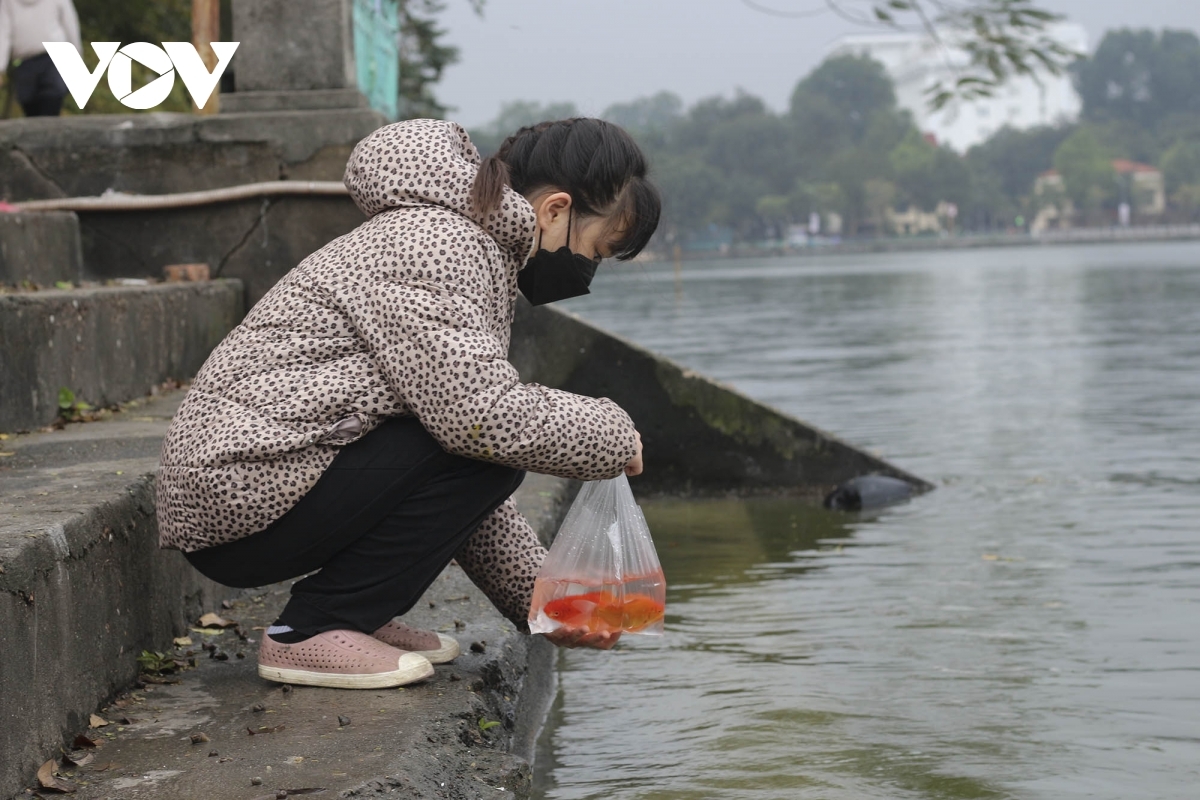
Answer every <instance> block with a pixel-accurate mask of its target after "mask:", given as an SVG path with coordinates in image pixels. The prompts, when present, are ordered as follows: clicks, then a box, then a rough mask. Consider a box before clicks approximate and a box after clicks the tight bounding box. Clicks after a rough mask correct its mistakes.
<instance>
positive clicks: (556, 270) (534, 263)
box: [517, 211, 600, 306]
mask: <svg viewBox="0 0 1200 800" xmlns="http://www.w3.org/2000/svg"><path fill="white" fill-rule="evenodd" d="M598 266H600V259H598V258H597V259H594V260H593V259H591V258H588V257H587V256H583V255H580V254H579V253H573V252H571V212H570V211H568V212H567V243H566V244H565V245H563V246H562V247H560V248H558V249H557V250H555V251H554V252H553V253H551V252H550V251H549V250H544V249H542V233H541V231H538V249H537V251H536V252H535V253H534V254H533V255H532V256H530V257H529V260H528V261H526V262H525V268H524V269H522V270H521V272H520V273H519V274H518V275H517V287H518V288H519V289H520V290H521V294H523V295H525V299H526V300H528V301H529V302H530V303H532V304H533V305H535V306H540V305H545V304H546V303H553V302H556V301H558V300H566V299H567V298H570V297H580V296H581V295H585V294H590V293H591V292H590V291H589V290H588V287H589V286H591V284H592V278H593V277H594V276H595V275H596V267H598Z"/></svg>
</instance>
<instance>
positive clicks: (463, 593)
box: [0, 392, 574, 800]
mask: <svg viewBox="0 0 1200 800" xmlns="http://www.w3.org/2000/svg"><path fill="white" fill-rule="evenodd" d="M181 399H182V393H181V392H174V393H170V394H168V395H165V396H162V397H159V398H156V399H154V400H150V401H146V402H143V403H140V404H138V405H136V406H134V407H132V408H128V409H126V410H125V411H122V412H121V413H119V414H115V415H114V416H113V417H112V418H111V419H109V420H106V421H103V422H92V423H80V424H71V425H67V426H66V427H65V428H64V429H62V430H54V431H48V432H40V433H34V434H25V435H17V436H9V437H7V438H5V439H3V440H0V453H3V455H0V726H2V728H0V729H2V730H3V731H4V735H3V736H0V797H2V798H9V797H17V796H20V797H27V796H28V795H27V794H24V791H25V789H27V788H35V787H36V783H37V781H36V778H35V774H36V772H37V770H38V768H39V766H40V765H42V764H43V763H45V762H46V761H47V760H49V759H54V758H57V757H58V756H59V755H60V752H61V750H60V748H64V747H65V748H67V749H69V748H70V745H71V742H72V741H73V740H74V739H75V737H76V735H78V734H81V733H83V734H87V735H88V736H90V737H92V738H93V739H95V740H96V741H97V742H98V744H99V746H98V747H97V748H96V750H95V757H94V759H93V760H92V762H91V763H90V764H87V765H85V766H83V767H80V768H77V769H67V768H65V767H63V768H61V772H62V774H63V775H64V776H67V779H68V780H70V781H72V782H73V783H75V784H76V785H77V787H78V790H77V791H76V792H75V794H74V796H75V797H80V798H106V797H111V798H116V797H120V798H126V799H127V800H133V799H134V798H156V799H161V800H170V798H180V799H181V800H182V799H183V798H188V799H189V800H190V799H191V798H197V797H221V798H234V799H235V800H236V798H258V797H275V793H276V792H277V791H279V790H288V789H298V788H315V787H323V788H325V789H326V790H327V792H326V793H323V796H330V797H333V796H342V797H385V796H404V797H412V796H419V797H435V796H436V797H472V798H477V797H482V798H501V797H514V796H515V797H524V796H528V791H529V775H530V773H529V763H528V762H529V759H530V758H531V757H532V752H533V743H534V737H535V735H536V732H537V728H538V726H539V725H540V723H541V721H542V719H543V718H544V715H545V711H546V709H547V708H548V705H549V702H550V700H551V697H552V692H553V671H552V656H553V648H552V647H550V646H549V645H548V644H547V643H546V642H545V641H543V640H541V638H540V637H528V636H524V635H522V634H518V633H516V632H515V631H513V629H512V625H511V624H509V623H508V622H507V621H505V620H504V619H503V618H501V617H500V616H499V615H498V614H497V613H496V611H495V610H494V609H493V608H492V607H491V604H490V603H488V601H487V600H486V599H485V598H484V597H483V595H482V594H481V593H480V592H479V591H478V590H476V589H475V588H474V586H473V585H472V584H471V583H470V581H468V580H467V579H466V577H465V576H464V575H463V574H462V572H461V570H458V568H457V567H453V566H452V567H451V568H449V569H448V570H447V571H446V572H445V573H444V574H443V575H442V576H441V577H440V578H439V579H438V580H437V581H435V582H434V585H433V586H432V587H431V588H430V590H429V592H428V593H427V594H426V596H425V598H423V599H422V601H421V602H420V603H418V606H417V608H416V609H415V610H414V611H413V612H412V613H411V614H410V619H411V620H412V621H414V623H415V624H419V625H425V626H428V627H433V628H437V629H441V630H444V631H446V632H447V633H448V634H449V635H453V636H455V637H456V638H457V639H458V640H459V642H460V644H461V645H462V647H463V651H464V652H463V655H462V656H460V657H459V658H458V659H457V660H456V662H455V663H454V664H453V665H449V666H443V667H438V669H437V674H436V675H435V677H434V678H432V679H431V680H429V681H426V682H425V683H422V684H418V685H415V686H410V687H407V688H405V689H403V690H394V689H393V690H386V691H384V690H381V691H363V692H348V691H337V690H326V689H312V688H304V687H297V688H296V689H294V690H293V691H291V692H285V691H282V690H281V689H280V688H279V687H278V686H276V685H274V684H269V683H267V682H266V681H263V680H261V679H259V678H258V677H257V674H256V670H255V655H256V652H257V651H256V646H257V643H256V641H254V640H256V639H258V637H259V636H261V631H259V630H255V628H256V627H261V626H263V625H266V624H269V623H270V621H271V620H272V619H273V618H274V616H275V614H276V612H277V611H278V610H279V608H280V607H281V606H282V604H283V602H284V601H285V600H286V593H287V588H288V587H287V585H279V586H273V587H267V588H265V589H263V590H251V591H250V592H247V593H238V592H235V590H231V589H226V588H223V587H220V586H218V585H216V584H213V583H212V582H210V581H207V580H205V579H203V578H202V577H201V576H199V574H198V573H196V572H195V571H194V570H192V569H191V567H190V566H189V565H188V564H187V563H186V561H185V560H184V559H183V558H182V556H181V555H180V554H179V553H177V552H175V551H161V550H158V549H157V547H156V542H157V528H156V525H155V516H154V504H153V475H152V473H153V471H154V469H155V468H156V466H157V460H158V451H159V447H160V444H161V439H162V435H163V433H164V432H165V430H166V426H167V425H168V423H169V420H170V418H171V415H172V414H173V413H174V411H175V409H176V408H177V406H178V403H179V402H180V400H181ZM573 489H574V486H573V485H572V484H571V483H570V482H568V481H562V480H558V479H554V478H547V477H545V476H535V475H530V476H529V477H528V478H527V480H526V482H525V485H524V486H523V487H522V488H521V490H520V492H519V494H518V496H517V500H518V504H519V505H520V506H521V508H522V510H523V511H524V512H525V514H526V516H527V517H528V518H529V520H530V522H531V523H532V524H533V525H534V526H535V528H537V529H538V530H539V532H541V533H542V534H543V535H544V536H545V537H547V538H548V537H549V536H550V535H551V533H552V531H553V530H554V529H556V527H557V525H558V522H559V521H560V519H561V517H562V515H563V513H564V512H565V509H566V506H567V505H568V504H569V502H570V499H571V497H572V493H573ZM223 600H229V601H231V602H230V603H229V604H228V605H229V606H230V607H229V608H222V607H221V603H222V601H223ZM205 611H218V612H219V613H221V614H222V615H224V616H226V617H228V618H232V619H234V620H237V621H238V622H239V623H240V629H241V631H242V632H243V633H244V635H245V636H246V640H243V639H242V638H240V637H239V636H238V634H237V633H235V632H233V631H230V632H228V633H224V634H220V635H209V634H200V633H196V632H194V631H190V630H189V629H190V628H192V627H195V624H196V621H197V620H198V618H199V616H200V615H201V613H203V612H205ZM185 634H186V635H189V636H191V637H192V639H193V642H194V643H193V645H190V646H185V647H183V648H179V649H173V647H172V639H173V637H176V636H181V635H185ZM208 642H211V643H212V644H213V645H215V646H216V647H217V648H219V649H220V650H222V651H224V653H225V654H226V655H227V656H228V659H227V660H217V659H210V658H208V657H207V653H206V651H205V650H204V649H202V645H203V644H205V643H208ZM475 642H478V643H480V644H481V647H480V648H477V649H481V650H482V652H475V651H473V650H472V648H471V645H472V643H475ZM142 650H154V651H160V652H170V653H172V654H173V655H177V656H179V657H180V658H182V659H187V658H195V659H196V663H197V667H196V668H195V669H189V670H186V671H184V672H182V673H181V674H179V675H178V676H177V678H178V680H179V681H180V682H179V683H175V684H162V685H156V684H152V683H151V684H144V685H142V686H140V687H139V686H137V685H136V684H135V679H136V677H137V673H138V668H137V664H136V657H137V655H138V654H139V653H140V652H141V651H142ZM189 651H190V652H191V653H192V655H191V656H189V655H188V652H189ZM239 653H240V654H241V656H242V657H239V655H238V654H239ZM173 679H174V678H172V680H173ZM131 689H132V691H130V690H131ZM256 704H262V705H263V706H264V708H265V710H264V711H261V712H256V711H254V710H253V709H254V707H255V706H256ZM92 713H99V714H100V715H102V717H103V718H104V719H105V720H107V721H109V722H110V723H111V724H109V725H107V726H104V727H102V728H98V729H91V730H89V717H90V714H92ZM339 716H342V717H347V718H349V720H350V724H349V725H340V724H339V721H338V717H339ZM123 719H127V720H129V722H122V721H121V720H123ZM480 720H484V723H483V724H484V728H486V730H485V729H483V728H481V726H480ZM489 721H495V722H499V723H500V724H499V725H497V726H488V725H487V722H489ZM280 726H282V727H280ZM248 728H249V729H251V730H255V731H258V730H259V729H261V728H272V729H275V730H274V731H273V732H271V733H270V734H259V735H250V734H249V733H248V732H247V729H248ZM194 733H203V734H204V735H205V736H206V737H207V739H208V741H206V742H202V743H200V744H195V745H193V744H192V742H191V738H190V737H191V735H192V734H194ZM212 751H216V752H217V753H218V755H216V756H211V757H210V756H209V753H210V752H212ZM252 778H261V779H262V783H261V784H259V785H256V784H252V783H251V779H252ZM497 787H501V788H497Z"/></svg>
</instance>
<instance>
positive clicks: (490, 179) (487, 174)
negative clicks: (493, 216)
mask: <svg viewBox="0 0 1200 800" xmlns="http://www.w3.org/2000/svg"><path fill="white" fill-rule="evenodd" d="M509 180H510V178H509V171H508V164H506V163H504V159H502V158H501V157H500V154H499V153H496V154H495V155H490V156H488V157H487V158H485V159H484V160H483V163H482V164H480V165H479V174H478V175H476V176H475V183H473V184H471V207H472V208H474V209H475V213H477V214H478V215H479V216H481V217H482V216H485V215H486V214H487V213H488V212H489V211H491V210H492V209H493V208H495V207H496V206H498V205H500V198H502V197H503V196H504V187H505V186H507V185H508V182H509Z"/></svg>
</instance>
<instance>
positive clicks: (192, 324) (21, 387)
mask: <svg viewBox="0 0 1200 800" xmlns="http://www.w3.org/2000/svg"><path fill="white" fill-rule="evenodd" d="M243 314H244V305H243V299H242V285H241V283H239V282H238V281H228V280H226V281H212V282H207V283H191V284H160V285H157V286H144V287H142V286H139V287H127V288H124V287H120V288H119V287H113V288H101V289H74V290H63V291H59V290H54V291H46V292H30V293H22V294H10V295H0V376H2V377H0V431H16V430H30V429H32V428H37V427H39V426H42V425H47V424H49V423H50V422H53V421H54V419H55V417H56V416H58V391H59V389H62V388H68V389H70V390H71V391H73V392H74V393H75V394H76V396H77V397H78V398H79V399H81V400H84V401H86V402H88V403H91V404H92V405H97V406H99V405H109V404H112V403H117V402H122V401H125V400H132V399H134V398H137V397H142V396H143V395H145V394H146V393H147V392H148V391H149V390H150V388H151V387H152V386H154V385H156V384H159V383H161V382H163V381H165V380H167V379H169V378H175V379H184V378H190V377H192V376H193V375H195V374H196V372H197V370H199V369H200V366H201V365H202V364H203V363H204V359H205V358H207V357H208V354H209V352H211V351H212V349H213V348H214V347H215V346H216V345H217V344H218V343H219V342H220V341H221V339H223V338H224V337H225V334H226V333H228V332H229V331H230V330H231V329H232V328H233V326H234V325H236V324H237V323H238V322H239V321H240V320H241V318H242V316H243Z"/></svg>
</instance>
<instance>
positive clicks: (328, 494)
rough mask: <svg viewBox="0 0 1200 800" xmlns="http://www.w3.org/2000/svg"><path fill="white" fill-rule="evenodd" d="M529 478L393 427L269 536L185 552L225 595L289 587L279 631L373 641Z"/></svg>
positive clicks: (361, 446)
mask: <svg viewBox="0 0 1200 800" xmlns="http://www.w3.org/2000/svg"><path fill="white" fill-rule="evenodd" d="M524 478H525V473H524V472H522V471H520V470H515V469H510V468H509V467H503V466H500V465H497V464H489V463H487V462H484V461H475V460H473V459H469V458H463V457H461V456H453V455H450V454H449V453H446V452H445V451H444V450H442V448H441V446H440V445H439V444H438V443H437V441H436V440H434V438H433V437H432V436H430V435H429V433H428V432H426V430H425V429H424V428H423V427H422V426H421V423H420V422H419V421H417V420H416V419H415V418H414V417H397V418H393V419H389V420H388V421H386V422H384V423H383V424H382V425H380V426H379V427H378V428H376V429H375V430H373V431H371V432H370V433H368V434H367V435H366V436H364V437H363V438H362V439H359V440H358V441H357V442H354V443H353V444H349V445H347V446H345V447H344V448H342V451H341V452H340V453H338V455H337V457H336V458H335V459H334V460H333V463H332V464H331V465H330V467H329V469H327V470H326V471H325V473H324V474H323V475H322V476H321V479H320V480H319V481H318V482H317V484H316V486H314V487H313V488H312V489H311V490H309V492H308V494H306V495H304V497H302V498H301V499H300V502H299V503H298V504H296V506H295V507H293V508H292V509H291V510H290V511H288V512H287V513H286V514H284V515H283V516H282V517H281V518H280V519H279V520H277V521H276V522H275V523H274V524H273V525H271V527H269V528H267V529H266V530H263V531H259V532H258V533H254V534H251V535H250V536H247V537H245V538H243V539H238V540H236V541H233V542H229V543H228V544H221V545H216V546H215V547H209V548H205V549H203V550H197V551H195V552H193V553H188V554H187V558H188V560H189V561H190V562H191V563H192V565H193V566H194V567H196V569H198V570H200V572H202V573H204V574H205V575H206V576H208V577H209V578H211V579H213V580H215V581H217V582H218V583H223V584H225V585H227V586H238V587H249V586H263V585H266V584H269V583H276V582H278V581H283V580H288V579H290V578H296V577H299V576H301V575H305V574H307V573H310V572H313V571H314V570H317V572H315V574H312V575H309V576H308V577H307V578H304V579H303V580H301V581H298V582H297V583H296V584H294V585H293V586H292V596H291V599H290V600H289V601H288V603H287V605H286V606H285V607H284V609H283V612H282V613H281V614H280V616H279V624H282V625H288V626H290V627H292V628H294V629H295V630H297V631H299V632H300V633H305V634H310V635H311V634H316V633H321V632H323V631H328V630H335V629H346V628H349V629H351V630H358V631H363V632H366V633H370V632H372V631H374V630H376V629H377V628H379V627H380V626H381V625H383V624H384V623H385V622H387V621H388V620H389V619H391V618H392V617H394V616H396V615H398V614H403V613H404V612H406V611H408V610H409V609H410V608H412V607H413V605H414V604H415V603H416V602H417V600H419V599H420V597H421V595H422V594H424V593H425V590H426V589H428V588H429V585H430V584H431V583H433V581H434V579H435V578H437V576H438V575H439V574H440V573H441V571H442V570H443V569H445V567H446V565H447V564H449V563H450V560H451V559H452V558H453V557H454V553H455V552H456V551H457V550H458V549H459V548H460V547H461V546H462V545H463V543H464V542H466V540H467V539H468V538H469V537H470V536H471V534H472V533H474V532H475V529H476V528H478V527H479V525H480V523H482V522H483V521H484V520H485V519H486V518H487V517H488V515H489V514H491V513H492V512H493V511H494V510H495V509H496V507H497V506H499V505H500V504H501V503H503V502H504V501H505V500H506V499H507V498H508V497H509V495H511V494H512V493H513V492H515V491H516V490H517V487H518V486H520V485H521V481H522V480H523V479H524Z"/></svg>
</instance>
